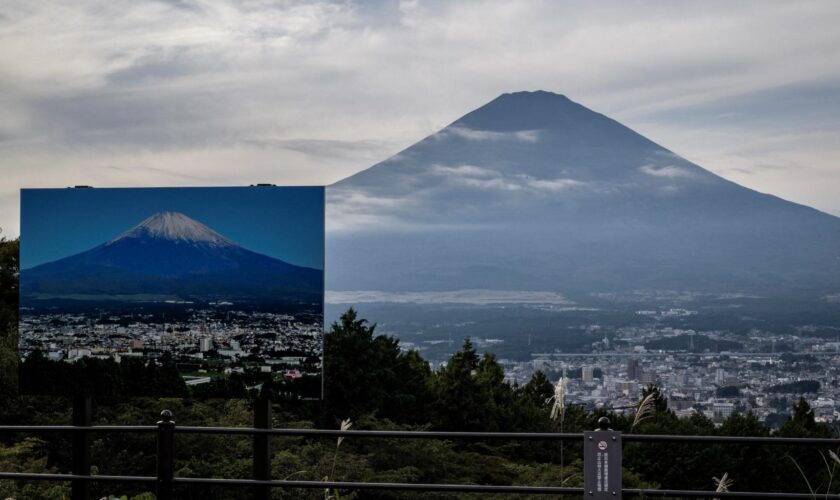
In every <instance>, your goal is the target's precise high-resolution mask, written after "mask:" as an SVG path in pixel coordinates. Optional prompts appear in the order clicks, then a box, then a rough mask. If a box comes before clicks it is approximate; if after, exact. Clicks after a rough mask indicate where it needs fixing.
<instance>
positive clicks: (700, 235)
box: [327, 92, 840, 295]
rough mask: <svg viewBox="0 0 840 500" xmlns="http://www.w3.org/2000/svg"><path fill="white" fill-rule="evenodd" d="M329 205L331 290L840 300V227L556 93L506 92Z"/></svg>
mask: <svg viewBox="0 0 840 500" xmlns="http://www.w3.org/2000/svg"><path fill="white" fill-rule="evenodd" d="M327 200H328V205H327V209H328V221H329V223H330V225H329V228H328V237H327V261H328V265H329V269H330V274H329V276H328V280H329V281H328V283H327V287H328V289H331V290H360V289H374V290H454V289H467V288H488V289H513V290H557V291H561V292H571V291H575V292H583V293H589V292H597V291H613V290H633V289H640V288H655V289H680V290H697V291H715V292H760V293H762V294H789V293H813V294H816V295H819V294H820V293H822V292H824V291H826V290H840V219H838V218H836V217H833V216H830V215H827V214H824V213H821V212H818V211H816V210H813V209H811V208H808V207H804V206H802V205H797V204H794V203H790V202H787V201H784V200H781V199H779V198H776V197H774V196H770V195H766V194H761V193H758V192H755V191H753V190H750V189H748V188H744V187H742V186H739V185H737V184H735V183H732V182H730V181H727V180H725V179H723V178H721V177H719V176H717V175H715V174H712V173H711V172H709V171H707V170H705V169H703V168H701V167H700V166H698V165H695V164H693V163H691V162H689V161H687V160H685V159H683V158H681V157H679V156H678V155H676V154H674V153H673V152H671V151H669V150H667V149H665V148H663V147H661V146H659V145H657V144H656V143H654V142H652V141H650V140H648V139H646V138H644V137H642V136H641V135H639V134H637V133H636V132H634V131H632V130H630V129H629V128H627V127H625V126H623V125H621V124H620V123H618V122H616V121H614V120H611V119H609V118H607V117H605V116H603V115H601V114H598V113H595V112H593V111H591V110H589V109H587V108H585V107H583V106H581V105H579V104H577V103H574V102H572V101H571V100H569V99H568V98H566V97H564V96H560V95H557V94H552V93H549V92H517V93H514V94H504V95H502V96H500V97H498V98H497V99H495V100H493V101H491V102H490V103H488V104H487V105H485V106H483V107H481V108H479V109H477V110H475V111H473V112H471V113H469V114H467V115H465V116H463V117H462V118H460V119H458V120H456V121H455V122H453V123H452V124H451V125H449V126H448V127H446V128H444V129H443V130H441V131H439V132H438V133H436V134H433V135H431V136H429V137H427V138H425V139H423V140H422V141H420V142H418V143H417V144H415V145H413V146H411V147H409V148H408V149H406V150H404V151H402V152H400V153H399V154H397V155H395V156H394V157H392V158H389V159H388V160H386V161H384V162H382V163H379V164H377V165H374V166H373V167H371V168H369V169H367V170H365V171H363V172H360V173H358V174H356V175H354V176H351V177H349V178H347V179H345V180H343V181H340V182H338V183H336V184H335V185H333V186H331V187H330V188H329V189H328V193H327Z"/></svg>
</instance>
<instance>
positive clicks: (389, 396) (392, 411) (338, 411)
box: [324, 309, 431, 423]
mask: <svg viewBox="0 0 840 500" xmlns="http://www.w3.org/2000/svg"><path fill="white" fill-rule="evenodd" d="M375 329H376V325H370V326H368V324H367V320H364V319H358V318H357V314H356V311H355V310H353V309H350V310H348V311H347V312H346V313H344V314H343V315H342V316H341V319H340V323H333V325H332V328H331V330H330V332H329V333H327V334H326V335H325V336H324V386H325V390H326V392H325V417H326V419H327V421H334V422H335V421H339V420H342V419H344V418H348V417H350V418H353V419H357V418H358V417H359V416H361V415H363V414H365V413H376V414H377V415H378V416H380V417H382V418H388V419H396V420H400V421H407V422H418V423H419V422H424V421H425V420H426V417H427V412H426V407H427V405H428V403H429V401H430V393H429V390H428V384H429V377H430V375H431V370H430V369H429V365H428V363H426V361H424V360H423V358H421V357H420V355H419V354H417V353H416V352H412V351H409V352H403V351H402V350H401V349H400V347H399V341H398V340H396V339H394V338H392V337H389V336H385V335H374V330H375Z"/></svg>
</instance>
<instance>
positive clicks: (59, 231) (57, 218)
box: [21, 186, 324, 269]
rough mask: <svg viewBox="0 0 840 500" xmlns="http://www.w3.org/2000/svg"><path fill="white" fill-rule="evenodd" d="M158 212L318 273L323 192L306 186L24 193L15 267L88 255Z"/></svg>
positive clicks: (322, 256) (322, 253)
mask: <svg viewBox="0 0 840 500" xmlns="http://www.w3.org/2000/svg"><path fill="white" fill-rule="evenodd" d="M163 211H174V212H181V213H183V214H185V215H187V216H189V217H191V218H193V219H195V220H197V221H199V222H201V223H203V224H204V225H206V226H208V227H209V228H211V229H213V230H214V231H216V232H218V233H220V234H221V235H222V236H225V237H227V238H228V239H231V240H233V241H234V242H236V243H237V244H239V245H241V246H243V247H245V248H247V249H248V250H251V251H254V252H257V253H261V254H264V255H268V256H271V257H274V258H277V259H281V260H284V261H286V262H289V263H291V264H296V265H299V266H306V267H311V268H316V269H323V268H324V188H323V187H305V186H296V187H264V186H260V187H211V188H117V189H99V188H97V189H24V190H22V191H21V229H22V230H21V268H22V269H28V268H30V267H33V266H36V265H39V264H43V263H45V262H51V261H54V260H57V259H60V258H63V257H67V256H69V255H73V254H76V253H79V252H83V251H85V250H89V249H91V248H93V247H95V246H97V245H101V244H102V243H105V242H107V241H109V240H111V239H113V238H115V237H117V236H119V235H120V234H121V233H123V232H125V231H127V230H129V229H131V228H132V227H134V226H136V225H137V224H139V223H140V222H141V221H143V220H144V219H146V218H148V217H150V216H151V215H154V214H155V213H157V212H163Z"/></svg>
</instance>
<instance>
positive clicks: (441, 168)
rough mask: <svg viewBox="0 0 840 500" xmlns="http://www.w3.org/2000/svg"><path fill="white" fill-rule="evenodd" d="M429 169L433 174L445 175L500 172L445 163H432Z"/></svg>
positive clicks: (493, 175)
mask: <svg viewBox="0 0 840 500" xmlns="http://www.w3.org/2000/svg"><path fill="white" fill-rule="evenodd" d="M429 171H430V172H431V173H432V174H434V175H442V176H446V177H478V178H487V177H499V176H500V175H501V174H500V173H499V172H497V171H495V170H491V169H489V168H485V167H477V166H475V165H458V166H455V167H448V166H446V165H432V167H431V169H429Z"/></svg>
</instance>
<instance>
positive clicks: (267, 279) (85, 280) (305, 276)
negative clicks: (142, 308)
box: [21, 212, 323, 305]
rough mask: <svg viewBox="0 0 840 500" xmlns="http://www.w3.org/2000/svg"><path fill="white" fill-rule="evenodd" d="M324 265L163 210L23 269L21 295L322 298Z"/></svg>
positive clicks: (25, 299)
mask: <svg viewBox="0 0 840 500" xmlns="http://www.w3.org/2000/svg"><path fill="white" fill-rule="evenodd" d="M322 288H323V271H321V270H319V269H312V268H307V267H300V266H296V265H293V264H290V263H287V262H284V261H282V260H279V259H275V258H273V257H269V256H267V255H262V254H259V253H256V252H252V251H250V250H247V249H245V248H243V247H241V246H239V245H237V244H236V243H234V242H233V241H231V240H230V239H228V238H225V237H224V236H222V235H221V234H219V233H217V232H216V231H214V230H212V229H210V228H209V227H207V226H206V225H204V224H202V223H201V222H198V221H196V220H194V219H192V218H190V217H188V216H186V215H184V214H182V213H178V212H160V213H156V214H154V215H152V216H151V217H149V218H147V219H146V220H144V221H142V222H140V223H139V224H138V225H136V226H135V227H133V228H131V229H129V230H128V231H126V232H124V233H122V234H121V235H119V236H117V237H116V238H114V239H112V240H110V241H108V242H105V243H103V244H101V245H99V246H97V247H95V248H92V249H90V250H87V251H85V252H82V253H79V254H76V255H71V256H69V257H65V258H62V259H59V260H56V261H53V262H49V263H45V264H41V265H39V266H35V267H33V268H30V269H25V270H23V271H21V300H22V304H23V305H31V304H32V303H34V302H35V301H38V300H45V299H46V300H49V299H75V300H79V299H81V300H94V299H95V300H102V298H103V297H107V300H127V301H134V300H138V298H141V297H146V298H147V297H149V296H166V297H177V298H178V299H179V300H191V301H210V300H220V299H232V300H236V301H240V302H241V301H245V302H249V303H282V302H288V303H297V302H305V303H317V302H320V301H321V294H322Z"/></svg>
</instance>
